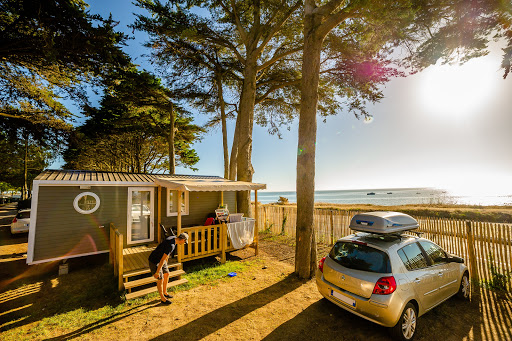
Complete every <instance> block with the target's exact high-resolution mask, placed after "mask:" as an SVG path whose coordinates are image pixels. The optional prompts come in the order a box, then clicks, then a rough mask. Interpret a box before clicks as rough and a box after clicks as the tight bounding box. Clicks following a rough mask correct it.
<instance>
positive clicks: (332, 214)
mask: <svg viewBox="0 0 512 341" xmlns="http://www.w3.org/2000/svg"><path fill="white" fill-rule="evenodd" d="M330 237H331V238H330V243H329V245H334V213H333V210H331V233H330Z"/></svg>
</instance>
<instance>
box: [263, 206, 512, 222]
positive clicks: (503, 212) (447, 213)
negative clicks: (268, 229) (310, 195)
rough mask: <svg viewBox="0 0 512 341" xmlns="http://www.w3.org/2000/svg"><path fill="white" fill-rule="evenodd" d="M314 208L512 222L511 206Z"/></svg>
mask: <svg viewBox="0 0 512 341" xmlns="http://www.w3.org/2000/svg"><path fill="white" fill-rule="evenodd" d="M258 201H259V200H258ZM260 205H263V206H279V207H296V206H297V204H296V203H289V204H286V205H279V204H276V203H271V204H261V203H260ZM315 208H319V209H326V210H329V209H332V210H341V211H364V212H369V211H397V212H403V213H406V214H410V215H412V216H424V217H437V218H447V219H462V220H466V219H468V220H475V221H484V222H495V223H506V224H512V206H511V205H501V206H479V205H456V204H450V205H446V204H442V205H415V204H410V205H397V206H381V205H370V204H333V203H315Z"/></svg>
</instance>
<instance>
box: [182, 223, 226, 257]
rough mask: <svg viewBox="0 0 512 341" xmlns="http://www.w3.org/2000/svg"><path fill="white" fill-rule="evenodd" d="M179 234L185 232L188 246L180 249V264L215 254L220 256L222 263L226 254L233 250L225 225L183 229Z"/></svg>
mask: <svg viewBox="0 0 512 341" xmlns="http://www.w3.org/2000/svg"><path fill="white" fill-rule="evenodd" d="M181 232H186V233H187V234H188V238H189V239H188V244H186V245H184V247H183V248H180V249H181V250H182V251H181V254H180V259H181V261H182V262H184V261H188V260H193V259H198V258H203V257H207V256H210V255H216V254H220V255H221V261H222V262H224V261H225V259H226V252H229V251H232V250H234V249H233V246H232V245H231V240H230V239H229V237H228V234H227V226H226V224H219V225H210V226H194V227H184V228H182V229H181Z"/></svg>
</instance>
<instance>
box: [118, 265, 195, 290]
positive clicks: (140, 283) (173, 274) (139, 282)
mask: <svg viewBox="0 0 512 341" xmlns="http://www.w3.org/2000/svg"><path fill="white" fill-rule="evenodd" d="M148 272H149V271H148ZM184 274H185V271H183V270H181V269H180V270H175V271H171V272H169V278H173V277H177V276H181V275H184ZM153 282H156V278H155V277H153V276H149V277H144V278H141V279H137V280H135V281H130V282H126V283H124V288H125V289H131V288H135V287H140V286H143V285H146V284H149V283H153ZM169 284H170V283H169Z"/></svg>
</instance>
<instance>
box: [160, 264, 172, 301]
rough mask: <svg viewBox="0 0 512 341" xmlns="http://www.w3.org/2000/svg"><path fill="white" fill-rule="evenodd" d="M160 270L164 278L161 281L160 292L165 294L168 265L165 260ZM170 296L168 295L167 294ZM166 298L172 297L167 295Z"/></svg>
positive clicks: (167, 281) (167, 280)
mask: <svg viewBox="0 0 512 341" xmlns="http://www.w3.org/2000/svg"><path fill="white" fill-rule="evenodd" d="M162 272H163V275H164V278H163V283H162V292H163V293H164V295H168V294H167V283H169V267H168V266H167V262H165V263H164V265H163V266H162ZM168 296H170V295H168ZM168 296H167V298H172V297H168Z"/></svg>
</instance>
